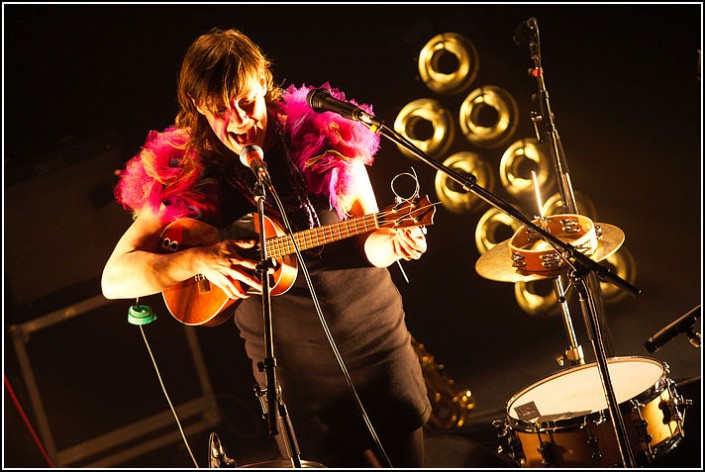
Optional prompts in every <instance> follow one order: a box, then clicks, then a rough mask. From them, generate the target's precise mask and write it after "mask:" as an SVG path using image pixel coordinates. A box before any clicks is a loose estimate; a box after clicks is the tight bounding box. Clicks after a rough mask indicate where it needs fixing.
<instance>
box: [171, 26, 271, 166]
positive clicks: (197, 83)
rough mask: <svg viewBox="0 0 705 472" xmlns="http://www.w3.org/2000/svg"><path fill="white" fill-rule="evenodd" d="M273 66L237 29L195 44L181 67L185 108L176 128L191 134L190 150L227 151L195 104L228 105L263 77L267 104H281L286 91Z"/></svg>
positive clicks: (216, 32)
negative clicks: (281, 85)
mask: <svg viewBox="0 0 705 472" xmlns="http://www.w3.org/2000/svg"><path fill="white" fill-rule="evenodd" d="M271 65H272V64H271V61H270V60H269V59H268V58H267V57H266V56H265V55H264V53H263V52H262V51H261V50H260V48H259V46H257V45H256V44H255V43H254V42H252V40H251V39H250V38H248V37H247V36H246V35H245V34H243V33H242V32H240V31H238V30H236V29H227V30H222V29H219V28H213V29H211V30H210V31H209V32H208V33H206V34H203V35H201V36H199V37H198V38H197V39H196V40H195V41H194V42H193V43H192V44H191V46H190V47H189V49H188V51H187V52H186V55H185V56H184V60H183V62H182V64H181V72H180V74H179V81H178V91H177V93H178V99H179V105H180V107H181V109H180V111H179V113H178V115H177V116H176V125H177V126H179V127H182V128H187V129H189V131H190V133H191V142H190V143H189V150H191V151H195V152H196V154H199V155H203V154H206V153H207V151H208V150H214V149H220V150H222V149H223V148H224V146H222V145H220V142H219V140H218V139H217V137H216V136H215V135H214V134H213V131H212V130H211V128H210V126H209V124H208V121H207V120H206V118H205V117H204V116H203V115H201V114H200V113H198V110H197V109H196V105H195V104H194V101H195V102H196V103H197V104H199V105H205V106H214V105H215V104H216V103H218V102H219V101H223V102H225V103H227V102H228V101H229V100H230V99H231V98H232V97H234V96H236V95H237V94H238V93H239V92H240V88H241V87H242V86H243V84H246V83H248V81H249V80H250V79H253V78H254V79H259V77H264V78H265V80H266V88H267V91H266V94H265V100H266V101H267V103H271V102H273V101H277V100H278V99H279V98H280V97H281V93H282V90H281V88H280V87H278V86H276V85H275V84H274V79H273V76H272V72H271Z"/></svg>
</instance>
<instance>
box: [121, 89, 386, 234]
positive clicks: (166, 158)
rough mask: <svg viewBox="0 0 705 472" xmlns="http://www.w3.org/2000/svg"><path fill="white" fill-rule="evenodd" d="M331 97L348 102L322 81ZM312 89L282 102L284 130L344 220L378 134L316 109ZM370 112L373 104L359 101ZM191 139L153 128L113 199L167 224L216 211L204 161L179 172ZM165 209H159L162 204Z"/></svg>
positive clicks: (311, 183)
mask: <svg viewBox="0 0 705 472" xmlns="http://www.w3.org/2000/svg"><path fill="white" fill-rule="evenodd" d="M323 87H324V88H326V89H328V90H330V92H331V95H332V96H333V97H335V98H337V99H339V100H345V94H344V93H343V92H341V91H339V90H337V89H333V88H331V87H330V85H329V84H328V83H326V84H324V85H323ZM312 89H313V87H307V86H305V85H304V86H302V87H300V88H296V87H294V86H293V85H292V86H290V87H289V88H288V89H287V90H286V91H285V93H284V95H283V100H282V102H281V103H280V107H279V109H280V111H281V113H282V115H281V119H282V120H283V125H284V130H285V134H286V135H287V136H288V137H289V140H290V150H291V153H292V156H291V157H292V159H293V160H294V163H295V165H296V166H297V167H298V168H299V169H300V170H301V172H302V174H303V175H304V177H305V179H306V183H307V186H308V189H309V191H310V192H311V193H312V194H317V195H324V196H326V197H327V198H328V201H329V202H330V205H331V207H332V208H334V209H335V211H336V212H337V214H338V215H339V217H340V218H345V217H346V198H347V197H348V196H350V195H351V192H352V191H353V189H354V188H355V186H356V182H355V179H354V176H353V173H352V166H353V163H354V162H356V161H360V162H362V163H363V164H365V165H371V164H372V162H373V158H374V155H375V153H376V152H377V151H378V149H379V146H380V139H379V136H378V135H377V134H375V133H373V132H372V131H370V130H369V129H368V128H367V127H366V126H365V125H363V124H361V123H358V122H354V121H351V120H348V119H345V118H343V117H341V116H339V115H337V114H335V113H331V112H326V113H320V114H319V113H316V112H314V111H313V110H312V109H311V107H309V105H308V103H307V101H306V96H307V95H308V93H309V91H310V90H312ZM350 103H353V104H355V105H357V106H359V107H360V108H362V109H364V110H365V111H367V112H368V113H372V107H370V106H367V105H359V104H357V103H356V102H355V101H354V100H350ZM188 140H189V133H188V131H187V130H184V129H179V128H177V127H174V126H172V127H169V128H167V129H165V130H164V131H162V132H158V131H151V132H150V133H149V135H148V137H147V140H146V142H145V144H144V146H143V147H142V149H141V151H140V153H139V154H138V155H136V156H134V157H133V158H132V159H130V160H129V161H128V162H127V165H126V167H125V169H124V170H122V171H121V172H120V181H119V182H118V184H117V186H116V187H115V197H116V199H117V201H118V202H119V203H121V204H122V205H123V207H124V208H125V209H127V210H130V211H132V212H133V215H134V216H137V214H139V212H140V211H142V210H143V209H149V210H150V211H152V212H153V213H155V214H160V218H161V219H162V221H163V222H165V223H166V222H170V221H173V220H175V219H178V218H184V217H198V216H199V215H201V214H204V213H210V212H213V211H215V208H214V203H213V202H212V201H209V199H208V198H207V197H206V193H205V192H204V191H203V189H201V188H200V187H201V185H200V184H199V180H200V179H201V177H202V174H203V170H204V169H203V164H202V163H201V162H200V161H199V160H198V159H194V160H193V162H194V164H196V165H195V167H194V170H193V172H191V174H190V175H186V176H182V178H180V179H179V178H178V177H179V176H181V174H182V171H183V162H184V160H185V159H186V158H188V159H193V158H194V157H195V156H186V155H185V149H186V144H187V143H188ZM162 204H164V205H165V206H164V211H162V212H161V213H159V210H160V208H161V205H162Z"/></svg>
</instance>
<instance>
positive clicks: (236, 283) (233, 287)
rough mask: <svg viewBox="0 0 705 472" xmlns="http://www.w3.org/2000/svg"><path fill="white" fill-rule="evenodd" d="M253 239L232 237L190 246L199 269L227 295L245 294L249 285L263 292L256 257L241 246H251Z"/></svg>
mask: <svg viewBox="0 0 705 472" xmlns="http://www.w3.org/2000/svg"><path fill="white" fill-rule="evenodd" d="M254 245H255V241H247V240H233V239H228V240H225V241H220V242H217V243H215V244H213V245H211V246H202V247H197V248H193V249H192V250H193V251H195V254H194V256H195V257H196V268H197V269H198V272H199V273H200V274H202V275H203V276H204V277H206V278H207V279H208V280H209V281H210V282H211V283H213V284H215V285H216V286H218V287H219V288H220V289H221V290H223V292H224V293H225V295H226V296H227V297H228V298H233V299H235V298H248V297H249V296H250V295H251V294H252V293H248V290H249V288H250V287H251V288H252V289H254V290H256V291H257V292H259V293H261V292H262V284H261V282H260V279H259V276H257V274H256V272H255V269H256V267H257V261H254V260H252V259H249V258H246V257H244V256H243V255H242V254H241V253H240V250H243V249H251V248H253V247H254Z"/></svg>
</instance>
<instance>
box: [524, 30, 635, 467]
mask: <svg viewBox="0 0 705 472" xmlns="http://www.w3.org/2000/svg"><path fill="white" fill-rule="evenodd" d="M514 40H515V42H516V44H517V45H520V46H528V48H529V53H530V57H531V61H532V63H533V67H532V68H530V69H529V70H528V72H529V76H530V77H533V78H535V79H536V85H537V94H536V95H534V96H533V98H534V100H535V101H536V102H537V104H538V109H539V112H535V113H532V122H533V123H534V129H535V132H536V137H537V140H538V141H539V142H544V141H543V140H542V136H541V134H542V133H543V134H544V135H545V138H546V141H548V144H549V148H550V150H551V154H552V157H553V158H554V159H553V160H554V164H555V168H556V171H557V174H558V179H557V183H558V188H559V193H560V194H561V197H562V200H563V202H564V203H565V206H566V209H567V210H568V213H569V214H577V205H576V203H575V197H574V195H573V189H572V184H571V181H570V175H569V174H568V166H567V161H566V158H565V153H564V151H563V146H562V144H561V141H560V137H559V135H558V131H557V128H556V126H555V123H554V121H553V120H554V114H553V111H552V110H551V104H550V101H549V98H548V91H547V89H546V83H545V80H544V69H543V65H542V63H541V41H540V35H539V27H538V22H537V20H536V18H529V19H528V20H526V21H524V22H522V23H521V24H520V25H519V26H518V28H517V31H516V33H515V35H514ZM539 128H541V129H539ZM544 239H545V240H546V242H548V243H549V244H550V245H551V246H553V247H554V248H555V247H558V246H560V247H563V250H564V251H565V247H564V246H566V245H563V246H561V245H557V244H556V243H555V241H553V242H552V241H551V240H550V238H548V239H547V238H546V235H544ZM555 239H558V238H555ZM557 252H559V253H560V251H557ZM560 254H561V256H563V258H564V259H565V262H566V265H568V266H570V268H571V270H570V277H571V282H573V284H574V286H575V288H576V291H577V294H578V300H579V302H580V307H581V309H582V312H583V318H584V321H585V325H586V331H587V334H588V338H589V339H590V342H591V344H592V346H593V351H594V353H595V359H596V366H597V367H598V372H599V374H600V382H601V384H602V390H603V395H604V397H605V399H606V400H607V407H608V411H609V413H610V415H609V416H610V421H611V423H612V427H613V429H614V433H615V437H616V439H617V445H618V449H619V455H620V459H621V464H622V465H623V466H625V467H634V466H635V460H634V456H633V451H632V449H631V446H630V443H629V438H628V436H627V431H626V426H625V424H624V419H623V418H622V415H621V412H620V410H619V406H618V403H617V399H616V394H615V392H614V389H613V385H612V380H611V379H610V373H609V365H608V362H607V357H608V355H610V352H611V351H612V347H611V345H610V336H609V333H608V331H607V330H606V329H607V326H606V323H605V313H604V308H603V305H602V299H601V292H600V283H599V280H598V275H599V276H600V277H601V278H602V279H603V280H604V278H605V276H606V275H608V274H611V276H610V278H611V279H612V280H611V283H612V284H614V285H616V286H619V287H620V288H622V289H623V290H625V291H627V292H629V293H631V294H632V295H635V296H636V295H638V294H639V292H640V290H639V289H637V288H636V287H634V286H632V285H631V284H629V283H628V282H626V281H624V280H623V279H621V278H619V277H615V276H614V274H612V273H611V272H610V271H609V270H606V269H605V268H604V267H603V266H599V265H598V264H592V265H590V264H588V265H584V264H582V267H578V266H576V265H575V261H577V259H578V258H576V255H577V254H579V251H577V250H575V251H574V253H573V255H570V254H565V253H560ZM582 255H583V256H586V258H589V257H590V255H587V254H582ZM547 269H548V268H544V269H543V270H547ZM603 325H604V326H603Z"/></svg>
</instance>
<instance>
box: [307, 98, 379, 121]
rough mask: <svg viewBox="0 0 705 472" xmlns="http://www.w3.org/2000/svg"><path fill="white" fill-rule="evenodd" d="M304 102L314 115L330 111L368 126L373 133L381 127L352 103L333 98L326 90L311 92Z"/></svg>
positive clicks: (371, 116)
mask: <svg viewBox="0 0 705 472" xmlns="http://www.w3.org/2000/svg"><path fill="white" fill-rule="evenodd" d="M306 101H307V102H308V106H310V107H311V109H312V110H313V111H315V112H316V113H324V112H326V111H332V112H333V113H337V114H339V115H340V116H342V117H343V118H347V119H349V120H353V121H360V122H362V123H364V124H366V125H368V126H369V127H370V129H372V130H373V131H376V130H377V129H379V128H381V127H382V122H380V121H379V120H377V118H375V117H374V116H373V115H370V114H369V113H367V112H366V111H365V110H363V109H362V108H360V107H358V106H356V105H353V104H352V103H348V102H344V101H342V100H338V99H337V98H334V97H333V95H331V93H330V91H328V90H326V89H323V88H320V89H313V90H311V91H310V92H309V93H308V95H307V96H306Z"/></svg>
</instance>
